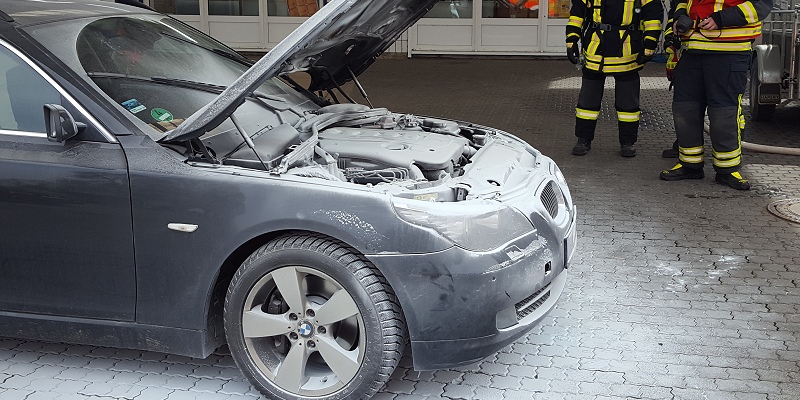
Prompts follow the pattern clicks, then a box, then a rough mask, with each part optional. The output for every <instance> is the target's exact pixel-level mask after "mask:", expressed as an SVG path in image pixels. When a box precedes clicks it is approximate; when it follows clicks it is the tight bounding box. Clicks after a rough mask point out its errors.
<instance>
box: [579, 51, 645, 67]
mask: <svg viewBox="0 0 800 400" xmlns="http://www.w3.org/2000/svg"><path fill="white" fill-rule="evenodd" d="M600 60H604V61H603V64H605V65H623V64H630V63H632V62H634V61H636V54H631V55H627V56H622V57H605V58H604V57H603V56H599V55H597V54H586V61H587V62H593V63H598V64H599V63H600Z"/></svg>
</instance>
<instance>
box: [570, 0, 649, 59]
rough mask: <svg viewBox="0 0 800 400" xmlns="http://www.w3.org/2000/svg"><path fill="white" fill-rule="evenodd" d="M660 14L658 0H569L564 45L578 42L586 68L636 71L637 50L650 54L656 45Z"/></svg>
mask: <svg viewBox="0 0 800 400" xmlns="http://www.w3.org/2000/svg"><path fill="white" fill-rule="evenodd" d="M663 14H664V9H663V6H662V5H661V1H660V0H572V8H571V9H570V16H569V22H568V23H567V44H568V45H570V44H571V43H575V42H577V41H578V40H580V41H581V44H582V47H583V56H584V60H585V65H584V67H585V68H586V69H589V70H592V71H597V72H602V73H605V74H619V73H625V72H631V71H637V70H639V69H641V68H642V67H643V65H642V64H639V63H637V62H636V59H637V57H638V56H639V53H646V54H647V55H648V56H649V55H652V54H653V52H654V51H655V49H656V46H657V45H658V38H659V36H660V35H661V22H662V21H663ZM568 47H569V46H568Z"/></svg>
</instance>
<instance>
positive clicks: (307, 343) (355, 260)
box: [224, 234, 407, 400]
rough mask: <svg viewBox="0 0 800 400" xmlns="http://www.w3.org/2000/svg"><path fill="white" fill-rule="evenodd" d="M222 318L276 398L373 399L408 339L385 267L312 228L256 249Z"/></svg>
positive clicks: (244, 361) (249, 372)
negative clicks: (385, 273)
mask: <svg viewBox="0 0 800 400" xmlns="http://www.w3.org/2000/svg"><path fill="white" fill-rule="evenodd" d="M224 324H225V335H226V337H227V340H228V347H229V349H230V352H231V355H232V356H233V358H234V360H235V362H236V364H237V365H238V367H239V368H240V369H241V371H242V372H243V374H244V375H245V376H246V377H247V378H248V379H249V381H250V382H251V383H252V384H253V385H254V386H255V387H256V388H258V389H259V390H260V391H261V392H262V393H263V394H265V395H266V396H267V397H269V398H276V399H312V398H313V399H317V400H328V399H367V398H370V397H372V395H374V394H375V393H376V392H377V391H378V390H379V389H380V388H381V387H383V385H384V384H385V383H386V382H387V381H388V380H389V377H390V376H391V374H392V372H393V371H394V369H395V367H396V366H397V363H398V362H399V361H400V357H401V356H402V355H403V350H404V348H405V344H406V336H407V335H406V326H405V321H404V319H403V316H402V312H401V309H400V306H399V304H398V302H397V299H396V296H395V294H394V291H393V290H392V288H391V286H389V284H388V283H387V281H386V279H385V278H384V277H383V276H382V275H381V273H380V271H378V269H377V268H375V266H373V265H372V264H371V263H370V262H369V261H368V260H366V259H365V258H364V257H363V256H361V255H359V254H358V253H356V252H355V250H354V249H352V248H351V247H349V246H347V245H346V244H344V243H342V242H340V241H337V240H334V239H330V238H327V237H325V236H321V235H314V234H291V235H286V236H282V237H279V238H277V239H275V240H272V241H270V242H269V243H267V244H265V245H263V246H261V247H260V248H259V249H258V250H256V251H255V252H254V253H253V254H251V255H250V257H248V258H247V260H245V261H244V263H242V265H241V266H240V267H239V269H238V270H237V271H236V273H235V274H234V277H233V279H232V281H231V283H230V286H229V287H228V292H227V295H226V298H225V310H224Z"/></svg>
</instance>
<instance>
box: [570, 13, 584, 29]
mask: <svg viewBox="0 0 800 400" xmlns="http://www.w3.org/2000/svg"><path fill="white" fill-rule="evenodd" d="M567 25H571V26H576V27H578V28H581V27H583V17H578V16H575V15H571V16H570V17H569V22H567Z"/></svg>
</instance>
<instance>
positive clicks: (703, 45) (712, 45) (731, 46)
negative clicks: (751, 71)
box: [682, 40, 751, 51]
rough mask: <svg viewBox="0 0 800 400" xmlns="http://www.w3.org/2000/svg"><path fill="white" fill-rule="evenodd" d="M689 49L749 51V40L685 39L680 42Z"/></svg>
mask: <svg viewBox="0 0 800 400" xmlns="http://www.w3.org/2000/svg"><path fill="white" fill-rule="evenodd" d="M682 43H683V44H684V45H685V46H686V48H687V49H689V50H712V51H750V44H751V43H750V41H749V40H748V41H746V42H705V41H699V40H685V41H683V42H682Z"/></svg>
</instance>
